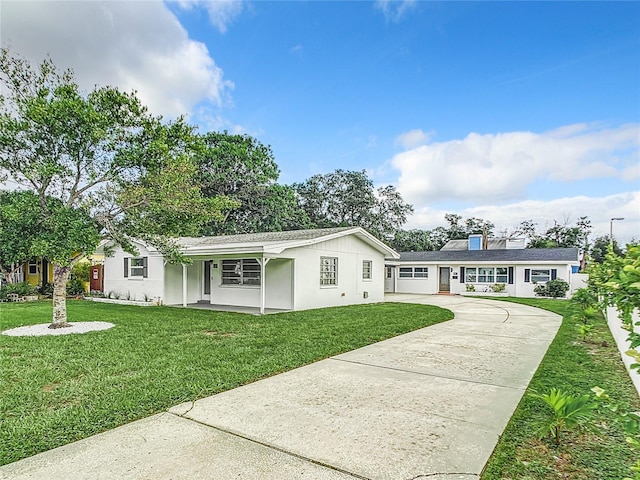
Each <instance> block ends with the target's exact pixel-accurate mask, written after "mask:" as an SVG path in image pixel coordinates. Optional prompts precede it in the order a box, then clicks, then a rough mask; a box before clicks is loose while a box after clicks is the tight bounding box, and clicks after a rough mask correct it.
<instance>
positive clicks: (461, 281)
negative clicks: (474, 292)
mask: <svg viewBox="0 0 640 480" xmlns="http://www.w3.org/2000/svg"><path fill="white" fill-rule="evenodd" d="M460 283H464V267H460Z"/></svg>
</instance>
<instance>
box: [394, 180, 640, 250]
mask: <svg viewBox="0 0 640 480" xmlns="http://www.w3.org/2000/svg"><path fill="white" fill-rule="evenodd" d="M445 213H457V214H458V215H462V217H464V218H468V217H478V218H483V219H485V220H489V221H491V222H493V223H494V224H495V225H496V229H495V233H496V234H498V233H499V232H501V231H502V230H504V229H507V231H509V232H511V231H513V230H514V229H515V227H517V226H518V225H519V224H520V223H521V222H523V221H525V220H533V221H534V222H536V223H537V224H538V229H539V230H541V231H543V230H545V228H547V227H550V226H552V225H553V221H554V220H557V221H558V222H564V221H565V220H568V221H569V222H570V223H572V224H573V223H575V221H576V220H577V219H578V218H579V217H582V216H587V217H589V219H590V220H591V223H592V224H593V233H592V236H591V238H592V239H593V238H595V237H599V236H604V235H609V226H610V220H611V218H612V217H623V218H624V219H625V220H624V221H617V222H615V225H614V237H615V238H616V239H617V240H618V241H619V242H620V243H627V242H629V241H630V240H631V239H633V238H635V240H640V191H632V192H624V193H618V194H615V195H609V196H604V197H588V196H575V197H566V198H558V199H555V200H550V201H537V200H526V201H522V202H515V203H509V204H504V205H495V204H488V205H482V206H477V207H472V208H466V209H464V210H456V211H451V210H436V209H432V208H429V207H420V208H416V212H415V213H414V215H413V216H412V217H411V218H410V219H409V222H408V223H407V225H405V227H404V228H405V229H409V228H420V229H426V230H431V229H433V228H435V227H437V226H445V225H446V222H445V220H444V215H445Z"/></svg>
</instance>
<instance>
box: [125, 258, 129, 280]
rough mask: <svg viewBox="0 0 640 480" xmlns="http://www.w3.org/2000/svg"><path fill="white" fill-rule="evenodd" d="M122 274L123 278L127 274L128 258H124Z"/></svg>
mask: <svg viewBox="0 0 640 480" xmlns="http://www.w3.org/2000/svg"><path fill="white" fill-rule="evenodd" d="M124 276H125V278H126V277H128V276H129V259H128V258H125V259H124Z"/></svg>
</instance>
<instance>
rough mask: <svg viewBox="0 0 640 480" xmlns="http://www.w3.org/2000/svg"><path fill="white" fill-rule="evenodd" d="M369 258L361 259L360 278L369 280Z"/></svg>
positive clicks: (370, 263)
mask: <svg viewBox="0 0 640 480" xmlns="http://www.w3.org/2000/svg"><path fill="white" fill-rule="evenodd" d="M371 265H372V262H371V260H363V261H362V279H363V280H371Z"/></svg>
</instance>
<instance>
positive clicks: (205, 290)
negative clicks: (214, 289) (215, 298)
mask: <svg viewBox="0 0 640 480" xmlns="http://www.w3.org/2000/svg"><path fill="white" fill-rule="evenodd" d="M212 264H213V260H205V261H204V262H202V266H203V268H202V270H203V272H202V300H207V301H209V302H210V301H211V265H212Z"/></svg>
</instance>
